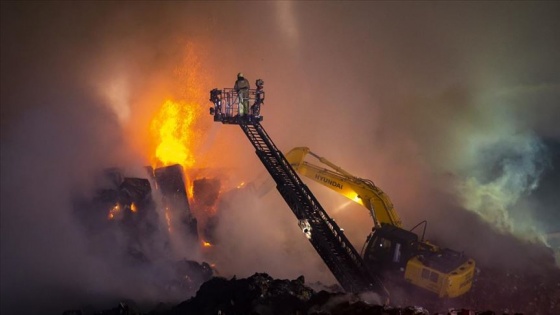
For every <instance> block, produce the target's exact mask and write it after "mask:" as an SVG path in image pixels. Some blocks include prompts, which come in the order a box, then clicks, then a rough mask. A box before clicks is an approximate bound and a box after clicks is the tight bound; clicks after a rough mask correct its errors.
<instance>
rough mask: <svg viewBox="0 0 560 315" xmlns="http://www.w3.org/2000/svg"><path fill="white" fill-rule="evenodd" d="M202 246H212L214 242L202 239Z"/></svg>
mask: <svg viewBox="0 0 560 315" xmlns="http://www.w3.org/2000/svg"><path fill="white" fill-rule="evenodd" d="M202 246H204V247H212V244H211V243H209V242H206V241H202Z"/></svg>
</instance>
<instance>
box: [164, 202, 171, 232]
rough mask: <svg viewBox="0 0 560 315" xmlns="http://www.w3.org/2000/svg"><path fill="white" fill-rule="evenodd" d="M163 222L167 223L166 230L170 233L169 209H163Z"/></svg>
mask: <svg viewBox="0 0 560 315" xmlns="http://www.w3.org/2000/svg"><path fill="white" fill-rule="evenodd" d="M165 221H166V222H167V230H168V231H169V233H171V217H170V216H169V208H165Z"/></svg>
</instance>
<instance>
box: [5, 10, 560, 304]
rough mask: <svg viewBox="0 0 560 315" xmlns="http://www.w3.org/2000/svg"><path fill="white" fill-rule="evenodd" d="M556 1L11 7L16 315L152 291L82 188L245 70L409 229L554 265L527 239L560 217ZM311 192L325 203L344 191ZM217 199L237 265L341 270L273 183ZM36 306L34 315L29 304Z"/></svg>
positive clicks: (10, 209)
mask: <svg viewBox="0 0 560 315" xmlns="http://www.w3.org/2000/svg"><path fill="white" fill-rule="evenodd" d="M558 9H559V7H558V4H557V3H508V4H502V3H368V2H352V3H342V2H340V3H339V2H327V3H314V2H303V3H292V2H280V3H253V2H249V3H229V2H226V3H222V2H219V3H214V2H212V3H199V2H187V3H163V4H161V3H150V2H148V3H135V5H134V6H132V5H130V4H129V3H102V4H97V3H59V2H54V3H52V2H51V3H46V4H43V3H4V2H2V21H1V23H2V28H1V36H2V37H1V41H2V45H1V46H2V49H1V53H2V55H1V57H2V58H1V60H0V62H1V69H2V70H1V84H2V93H1V102H2V107H1V113H2V115H1V122H2V124H1V137H2V142H1V145H2V150H1V158H2V159H1V162H2V165H1V170H2V172H1V183H2V192H1V194H2V201H1V206H2V212H1V216H2V217H1V219H2V220H1V230H2V232H1V233H2V234H1V236H2V237H1V242H2V243H1V245H2V246H1V251H2V255H1V263H2V266H1V267H2V270H1V272H2V277H1V290H2V312H3V313H4V312H6V313H20V314H21V313H38V312H41V313H60V311H61V310H62V309H64V308H71V307H72V303H74V302H75V303H76V305H78V304H79V303H83V302H84V301H92V302H95V301H97V300H104V301H107V300H108V299H109V298H115V297H118V298H120V297H134V296H135V295H139V296H143V297H146V298H148V297H149V296H151V294H152V293H151V292H139V291H142V290H143V289H145V288H140V287H139V286H137V285H135V284H137V283H139V282H135V280H134V278H135V277H136V276H137V275H138V270H137V269H134V268H132V269H131V268H129V266H125V265H123V263H122V262H120V261H118V259H116V258H115V257H114V256H111V255H113V254H111V253H108V254H107V255H99V254H92V253H91V252H89V251H88V247H87V244H88V242H90V240H89V239H87V238H86V236H85V234H84V233H83V231H82V230H81V228H80V226H79V225H77V224H76V223H75V222H73V217H72V216H71V205H70V204H69V200H70V196H71V193H72V191H73V190H75V189H78V188H79V189H83V190H85V191H87V189H88V188H91V185H92V183H91V178H92V177H93V174H95V173H96V172H97V171H99V170H100V169H103V168H105V167H107V166H113V165H127V166H131V167H132V168H134V167H137V168H140V167H141V166H143V165H146V164H147V163H148V162H149V161H148V159H149V158H150V157H149V156H146V155H147V153H146V152H145V148H146V147H147V146H149V141H150V140H148V139H149V138H150V136H149V123H150V118H151V117H152V116H153V114H154V112H155V111H156V110H157V108H158V106H160V105H161V104H162V103H163V101H164V100H165V99H167V98H176V99H179V98H181V99H185V98H195V99H201V100H202V101H201V103H202V102H203V101H204V98H206V97H207V95H205V94H204V93H207V91H208V90H210V89H211V88H214V87H219V88H222V87H231V86H232V85H233V82H234V80H235V74H236V73H237V72H240V71H241V72H243V73H244V74H245V75H246V76H247V77H248V78H249V79H250V81H251V83H253V82H254V80H256V79H257V78H262V79H264V81H265V88H266V92H267V101H266V104H265V105H264V106H263V108H262V113H263V114H264V117H265V120H264V122H263V125H264V126H265V128H266V129H267V131H268V133H269V134H270V135H271V137H272V138H273V139H274V141H275V143H276V144H277V146H278V147H279V148H280V149H282V150H283V151H288V150H289V149H291V148H292V147H295V146H302V145H305V146H309V147H311V148H312V150H313V151H315V152H317V153H319V154H320V155H323V156H325V157H327V158H328V159H329V160H331V161H333V162H335V163H337V164H338V165H340V166H342V167H343V168H345V169H347V170H348V171H350V172H351V173H353V174H356V175H357V176H360V177H364V178H370V179H372V180H373V181H374V182H375V183H376V184H377V185H378V186H379V187H381V188H382V189H383V190H384V191H385V192H386V193H387V194H388V195H389V196H391V199H392V201H393V203H394V204H395V207H396V211H397V212H398V214H399V215H400V217H401V218H402V219H403V222H404V225H405V227H408V228H409V227H412V226H414V225H415V224H416V223H418V222H419V221H421V220H424V219H427V220H428V221H429V225H428V227H429V229H428V234H427V235H428V237H431V238H435V239H437V240H438V241H439V242H440V243H442V245H444V246H449V247H452V248H454V249H458V250H465V251H466V253H467V254H469V255H472V256H473V257H474V258H475V259H477V261H483V262H485V263H496V264H500V263H504V264H506V265H507V266H509V265H513V264H517V265H519V266H523V265H524V264H525V263H527V262H528V261H530V260H531V259H534V258H535V257H540V256H539V255H541V253H540V252H539V251H538V250H534V249H532V248H533V247H530V246H529V245H526V244H525V243H522V242H520V241H518V239H517V238H522V239H531V240H533V239H534V238H535V237H536V236H539V237H540V236H542V235H543V234H544V233H547V232H553V231H554V228H556V229H557V228H558V222H559V221H560V218H558V216H557V215H555V214H554V213H558V211H555V210H556V209H558V206H557V204H558V203H557V202H556V199H554V198H553V196H554V195H557V194H556V192H555V189H553V188H554V187H557V183H558V181H557V180H556V179H557V178H558V177H560V176H559V175H558V165H559V164H558V158H557V156H558V149H557V148H558V145H559V142H560V130H559V128H558V126H557V122H556V120H557V117H560V107H559V106H558V100H559V99H560V96H559V94H558V93H559V92H558V91H559V88H558V87H559V83H560V78H558V73H560V69H559V68H560V65H559V64H558V61H557V56H558V55H560V51H559V50H560V48H559V40H558V38H560V36H559V34H558V30H559V29H560V25H559V22H558V19H557V18H556V16H555V12H558ZM197 91H202V92H200V93H202V94H200V95H199V94H197V93H199V92H197ZM201 106H204V107H205V106H209V104H205V103H202V104H201ZM210 119H211V118H210V117H209V116H208V120H209V121H210ZM201 124H203V123H201ZM202 127H203V130H204V131H205V134H204V135H201V136H200V139H199V140H200V142H201V146H200V147H199V149H198V151H197V154H198V155H197V161H200V163H201V164H204V167H208V168H212V167H215V168H219V167H221V168H223V169H228V170H231V171H232V172H233V173H235V174H234V175H232V177H233V178H235V179H236V180H237V179H239V181H245V182H250V181H252V180H253V179H255V177H257V176H258V175H259V172H262V171H263V168H262V166H261V165H260V163H259V162H258V159H257V157H256V156H255V155H254V153H253V148H252V147H251V145H250V144H249V143H248V141H247V140H246V139H244V136H243V135H242V133H241V131H240V130H239V129H238V128H235V127H233V126H222V125H217V124H214V125H211V126H210V122H208V124H207V125H204V124H203V126H202ZM310 187H311V188H312V190H313V191H314V192H316V194H317V197H318V199H319V200H320V201H321V203H322V204H323V206H324V208H325V209H326V210H327V211H328V212H329V213H331V210H329V209H338V208H340V206H341V205H342V204H343V203H344V202H346V200H345V199H344V198H343V197H340V196H333V194H332V193H331V192H330V191H328V190H325V189H323V187H321V186H318V185H317V186H312V185H310ZM255 195H256V194H255ZM339 197H340V198H339ZM219 207H220V209H219V211H220V213H221V214H220V215H221V217H220V225H219V227H218V230H217V233H218V235H219V237H220V240H219V241H218V244H216V249H219V252H221V253H222V256H218V257H214V258H215V261H216V263H217V267H218V268H219V269H220V270H222V272H223V273H224V274H228V275H232V274H237V275H240V276H241V275H249V274H253V273H254V272H256V271H264V272H270V273H271V274H272V275H273V276H277V277H290V278H292V277H296V276H298V275H300V274H305V276H306V277H307V278H308V279H310V280H315V279H317V280H323V281H326V282H332V281H333V279H332V276H331V275H330V273H329V272H328V270H326V268H325V267H324V265H323V264H322V262H321V261H320V259H319V258H318V255H317V254H316V253H314V251H313V250H312V247H311V246H310V245H309V244H308V241H307V240H306V239H305V238H304V237H303V236H302V235H301V231H299V229H298V228H297V222H296V220H295V218H294V217H293V215H292V214H291V213H290V211H289V209H288V207H287V206H286V205H285V204H284V203H283V201H282V200H281V198H280V197H279V196H278V195H277V194H276V193H275V192H273V193H272V194H268V195H267V196H265V197H264V198H263V199H257V198H256V197H255V196H253V194H252V193H251V192H250V191H249V190H247V191H242V192H237V194H235V193H231V194H229V195H225V196H224V198H223V200H222V202H221V204H220V206H219ZM347 210H348V211H347ZM361 210H362V209H360V208H359V207H353V206H349V207H347V208H344V209H342V210H340V211H335V212H336V215H333V216H335V219H336V220H337V222H339V224H340V225H341V226H342V227H343V228H344V229H345V231H346V233H347V234H348V235H349V237H350V239H351V241H352V242H353V243H354V245H355V246H356V247H360V246H361V242H362V241H363V237H365V235H366V234H367V231H368V230H369V229H370V228H371V221H369V220H367V219H364V220H357V219H356V218H357V216H358V214H357V213H359V212H360V211H361ZM364 215H365V216H366V217H367V214H365V211H364ZM358 231H360V232H358ZM362 231H363V234H362ZM510 233H513V234H515V235H516V237H517V238H513V237H511V236H510V235H511V234H510ZM488 240H491V242H490V241H488ZM532 251H534V252H532ZM217 252H218V251H217ZM512 257H515V258H516V259H511V258H512ZM147 277H154V278H157V272H153V273H150V275H149V276H147ZM136 290H139V291H136ZM154 299H156V298H154ZM28 304H33V305H35V307H36V308H37V309H33V310H32V309H28V310H25V309H24V310H21V309H19V307H22V306H23V305H28Z"/></svg>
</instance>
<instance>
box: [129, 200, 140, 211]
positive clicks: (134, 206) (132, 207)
mask: <svg viewBox="0 0 560 315" xmlns="http://www.w3.org/2000/svg"><path fill="white" fill-rule="evenodd" d="M130 211H132V212H137V211H138V208H137V207H136V204H135V203H134V202H133V203H132V204H131V205H130Z"/></svg>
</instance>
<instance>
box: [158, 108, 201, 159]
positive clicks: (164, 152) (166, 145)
mask: <svg viewBox="0 0 560 315" xmlns="http://www.w3.org/2000/svg"><path fill="white" fill-rule="evenodd" d="M201 107H202V106H200V105H197V104H192V103H186V102H176V101H172V100H167V101H165V103H164V104H163V105H162V107H161V108H160V110H159V112H158V113H157V114H156V116H155V117H154V119H153V120H152V123H151V126H150V127H151V129H152V131H153V134H154V135H156V137H157V138H158V140H159V141H158V143H159V144H158V146H157V148H156V152H155V157H154V159H155V161H154V163H153V164H155V165H157V164H158V163H161V164H163V165H164V166H167V165H171V164H181V165H182V166H183V168H184V169H188V168H191V167H192V166H193V165H194V164H195V162H196V160H195V157H194V152H193V151H194V147H195V144H196V139H197V138H198V136H199V135H198V134H197V132H196V129H195V128H193V125H194V123H195V122H196V119H197V118H198V117H199V116H200V112H201Z"/></svg>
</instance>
